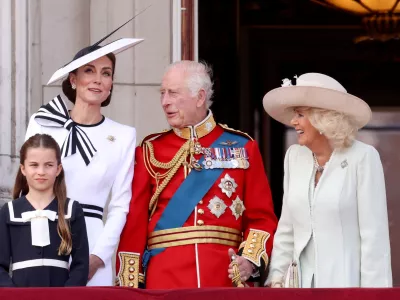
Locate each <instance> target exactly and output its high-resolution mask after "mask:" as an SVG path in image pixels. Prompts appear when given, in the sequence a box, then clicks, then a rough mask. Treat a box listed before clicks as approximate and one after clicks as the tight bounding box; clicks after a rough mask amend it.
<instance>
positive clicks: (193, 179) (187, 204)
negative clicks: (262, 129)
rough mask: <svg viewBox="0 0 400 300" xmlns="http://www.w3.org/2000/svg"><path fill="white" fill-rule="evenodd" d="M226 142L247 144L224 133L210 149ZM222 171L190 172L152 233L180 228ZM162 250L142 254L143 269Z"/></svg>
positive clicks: (240, 137) (241, 137) (238, 145)
mask: <svg viewBox="0 0 400 300" xmlns="http://www.w3.org/2000/svg"><path fill="white" fill-rule="evenodd" d="M226 141H236V142H237V143H236V144H235V148H241V147H244V146H245V145H246V144H247V142H248V139H247V138H245V137H243V136H241V135H237V134H233V133H230V132H227V131H224V133H222V134H221V135H220V136H219V137H218V139H216V140H215V141H214V142H213V143H212V145H211V146H210V148H221V147H219V145H220V143H221V142H226ZM203 161H204V156H203V157H201V158H200V160H199V164H202V162H203ZM223 171H224V169H203V170H201V171H195V170H193V171H192V172H190V174H189V176H188V177H186V179H185V180H184V181H183V183H182V184H181V185H180V187H179V188H178V189H177V190H176V192H175V194H174V195H173V196H172V198H171V200H170V201H169V202H168V205H167V207H166V208H165V209H164V211H163V213H162V215H161V217H160V219H159V220H158V222H157V224H156V227H155V229H154V231H159V230H164V229H171V228H178V227H182V226H183V224H185V222H186V220H187V219H188V218H189V216H190V215H191V214H192V212H193V209H194V207H195V206H196V205H197V203H199V201H200V200H201V199H202V198H203V197H204V195H205V194H206V193H207V192H208V191H209V190H210V188H211V187H212V186H213V185H214V183H215V182H216V181H217V179H218V178H219V177H220V176H221V174H222V172H223ZM164 250H165V248H157V249H153V250H150V251H149V250H146V251H145V253H144V254H143V260H142V261H143V267H144V268H146V266H147V264H148V262H149V260H150V258H151V257H152V256H155V255H157V254H159V253H161V252H163V251H164Z"/></svg>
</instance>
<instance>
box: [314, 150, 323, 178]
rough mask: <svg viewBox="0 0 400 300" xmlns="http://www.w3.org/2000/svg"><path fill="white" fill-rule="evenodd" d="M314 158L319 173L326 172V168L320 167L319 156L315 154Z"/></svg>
mask: <svg viewBox="0 0 400 300" xmlns="http://www.w3.org/2000/svg"><path fill="white" fill-rule="evenodd" d="M313 157H314V166H315V167H316V168H317V172H320V173H322V172H323V171H324V168H325V166H320V165H319V163H318V160H317V156H316V155H315V153H313Z"/></svg>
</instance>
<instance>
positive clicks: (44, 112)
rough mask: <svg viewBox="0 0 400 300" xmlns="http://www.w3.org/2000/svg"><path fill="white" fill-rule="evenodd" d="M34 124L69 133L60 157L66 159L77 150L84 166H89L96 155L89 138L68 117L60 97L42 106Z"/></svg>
mask: <svg viewBox="0 0 400 300" xmlns="http://www.w3.org/2000/svg"><path fill="white" fill-rule="evenodd" d="M35 120H36V122H38V123H39V124H40V125H42V126H50V127H64V128H65V129H66V130H68V131H69V133H68V135H67V137H66V139H65V141H64V143H63V145H62V147H61V156H62V157H67V156H69V155H73V154H75V153H76V150H77V149H78V151H79V153H80V154H81V156H82V158H83V160H84V161H85V164H86V165H89V164H90V162H91V160H92V159H93V157H94V155H95V154H96V153H97V150H96V148H95V147H94V146H93V144H92V142H91V141H90V139H89V137H88V136H87V134H86V133H85V131H83V130H82V128H80V127H79V126H78V124H76V123H75V122H74V121H73V120H72V119H71V117H70V115H69V112H68V109H67V106H66V105H65V103H64V100H63V99H62V98H61V96H60V95H58V96H56V97H54V99H53V100H51V101H50V102H49V103H48V104H45V105H42V106H41V107H40V109H39V110H38V112H37V113H36V116H35Z"/></svg>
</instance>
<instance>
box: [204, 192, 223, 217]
mask: <svg viewBox="0 0 400 300" xmlns="http://www.w3.org/2000/svg"><path fill="white" fill-rule="evenodd" d="M207 207H208V208H209V209H210V211H211V213H212V214H213V215H215V216H216V217H217V218H219V217H220V216H221V215H222V214H223V213H224V212H225V210H226V208H227V207H228V206H226V204H225V203H224V201H223V200H222V199H220V198H218V197H217V196H214V198H212V199H211V200H210V203H209V204H208V206H207Z"/></svg>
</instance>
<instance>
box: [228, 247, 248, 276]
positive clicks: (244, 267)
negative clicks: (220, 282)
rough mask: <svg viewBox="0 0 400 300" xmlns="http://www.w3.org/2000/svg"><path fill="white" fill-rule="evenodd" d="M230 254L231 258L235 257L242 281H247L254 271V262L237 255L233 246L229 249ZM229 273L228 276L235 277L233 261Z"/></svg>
mask: <svg viewBox="0 0 400 300" xmlns="http://www.w3.org/2000/svg"><path fill="white" fill-rule="evenodd" d="M228 255H229V258H230V259H232V257H235V260H236V262H237V264H238V267H239V273H240V281H242V282H246V281H247V280H248V279H249V278H250V276H251V274H253V271H254V269H253V265H252V263H251V262H249V261H248V260H247V259H245V258H243V257H241V256H238V255H236V253H235V251H234V250H233V249H231V248H230V249H229V250H228ZM228 274H229V275H228V277H229V278H230V279H232V278H233V266H232V263H230V264H229V268H228Z"/></svg>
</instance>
